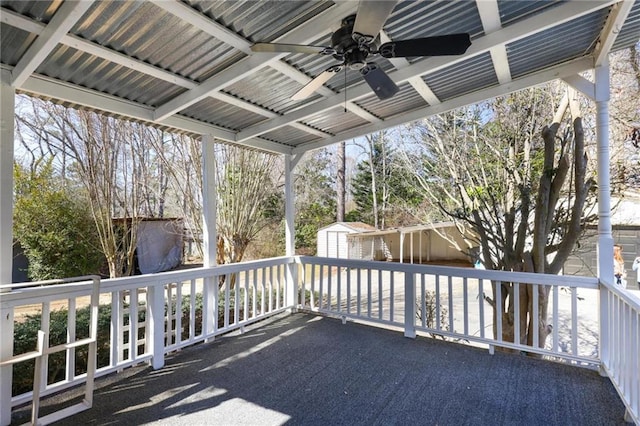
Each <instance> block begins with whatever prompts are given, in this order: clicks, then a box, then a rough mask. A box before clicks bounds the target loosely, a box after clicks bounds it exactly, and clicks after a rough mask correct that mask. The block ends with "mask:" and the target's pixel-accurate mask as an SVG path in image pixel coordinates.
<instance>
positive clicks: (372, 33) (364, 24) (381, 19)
mask: <svg viewBox="0 0 640 426" xmlns="http://www.w3.org/2000/svg"><path fill="white" fill-rule="evenodd" d="M396 4H398V1H367V0H360V3H359V4H358V13H357V14H356V21H355V23H354V24H353V32H354V34H356V33H357V34H360V35H363V36H369V37H371V40H373V39H374V38H376V36H377V35H378V33H380V30H382V26H383V25H384V23H385V22H386V20H387V18H388V17H389V15H391V12H393V8H394V7H395V6H396ZM371 40H369V41H371Z"/></svg>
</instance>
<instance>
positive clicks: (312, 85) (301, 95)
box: [291, 65, 342, 101]
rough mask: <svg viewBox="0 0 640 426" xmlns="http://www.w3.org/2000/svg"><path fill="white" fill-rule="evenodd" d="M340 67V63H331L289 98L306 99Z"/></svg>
mask: <svg viewBox="0 0 640 426" xmlns="http://www.w3.org/2000/svg"><path fill="white" fill-rule="evenodd" d="M341 69H342V65H333V66H331V67H329V68H327V69H326V70H324V71H322V73H320V74H319V75H318V76H317V77H316V78H314V79H313V80H311V81H310V82H308V83H307V84H306V85H305V86H304V87H303V88H302V89H300V90H298V91H297V92H296V93H295V94H294V95H293V96H292V97H291V99H292V100H294V101H299V100H302V99H306V98H307V97H309V95H311V94H312V93H313V92H315V91H316V90H318V89H319V88H320V87H321V86H322V85H323V84H324V83H326V82H327V81H329V79H330V78H331V77H333V76H334V75H336V74H337V73H338V72H340V70H341Z"/></svg>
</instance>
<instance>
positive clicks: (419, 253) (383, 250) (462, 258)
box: [347, 222, 475, 263]
mask: <svg viewBox="0 0 640 426" xmlns="http://www.w3.org/2000/svg"><path fill="white" fill-rule="evenodd" d="M347 240H348V242H349V258H351V259H362V260H393V261H396V262H400V263H430V262H442V261H447V262H451V261H454V262H456V261H457V262H464V263H466V262H469V263H471V260H472V259H471V257H470V253H471V252H473V251H474V246H475V243H474V242H473V241H474V239H473V238H472V235H471V234H469V235H463V234H462V233H461V232H460V230H458V228H457V227H456V226H455V224H454V223H453V222H439V223H433V224H425V225H415V226H407V227H401V228H392V229H386V230H383V231H369V232H360V233H353V234H349V235H347Z"/></svg>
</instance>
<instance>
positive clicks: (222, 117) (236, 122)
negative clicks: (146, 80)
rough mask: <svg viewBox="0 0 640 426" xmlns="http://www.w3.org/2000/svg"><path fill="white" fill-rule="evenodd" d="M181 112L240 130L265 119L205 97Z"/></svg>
mask: <svg viewBox="0 0 640 426" xmlns="http://www.w3.org/2000/svg"><path fill="white" fill-rule="evenodd" d="M181 114H182V115H184V116H187V117H189V118H193V119H196V120H200V121H204V122H206V123H209V124H213V125H215V126H219V127H222V128H225V129H231V130H241V129H244V128H246V127H249V126H253V125H254V124H257V123H259V122H261V121H263V120H265V119H266V118H265V117H264V116H262V115H259V114H255V113H253V112H249V111H247V110H243V109H241V108H238V107H237V106H234V105H231V104H228V103H226V102H222V101H220V100H218V99H214V98H205V99H203V100H201V101H200V102H197V103H195V104H193V105H191V106H189V107H187V108H185V109H184V110H183V111H181Z"/></svg>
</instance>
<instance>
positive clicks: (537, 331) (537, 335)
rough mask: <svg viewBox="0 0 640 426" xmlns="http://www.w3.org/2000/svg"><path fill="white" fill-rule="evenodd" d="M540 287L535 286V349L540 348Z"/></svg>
mask: <svg viewBox="0 0 640 426" xmlns="http://www.w3.org/2000/svg"><path fill="white" fill-rule="evenodd" d="M539 291H540V290H539V287H538V284H533V318H535V320H534V321H533V347H534V348H539V347H540V321H538V318H540V306H539V304H540V295H539Z"/></svg>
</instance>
